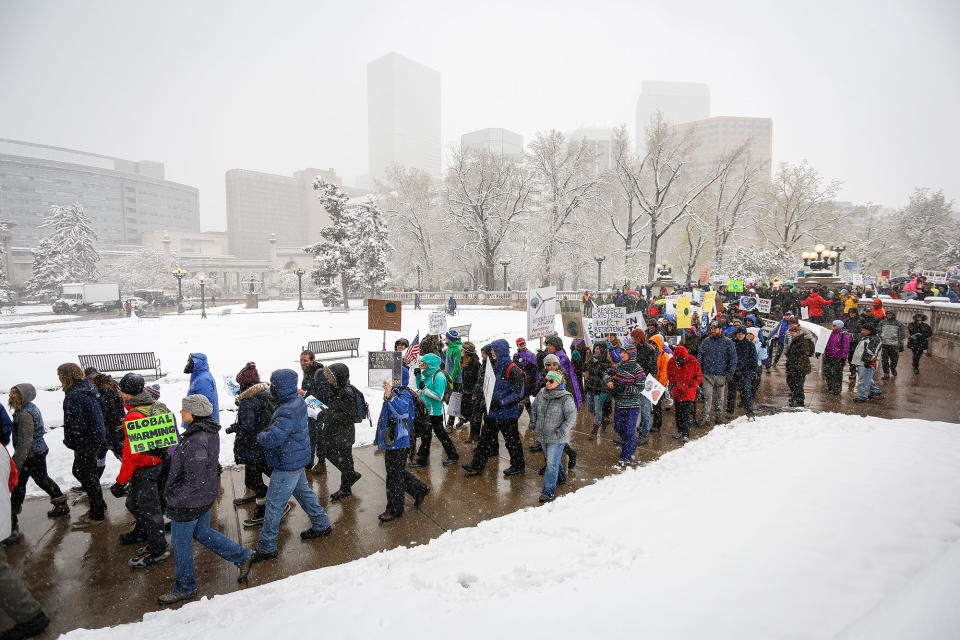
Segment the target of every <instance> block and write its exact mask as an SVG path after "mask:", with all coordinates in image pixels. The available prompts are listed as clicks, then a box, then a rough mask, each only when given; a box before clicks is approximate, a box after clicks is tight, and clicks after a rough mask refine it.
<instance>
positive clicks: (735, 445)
mask: <svg viewBox="0 0 960 640" xmlns="http://www.w3.org/2000/svg"><path fill="white" fill-rule="evenodd" d="M958 464H960V430H958V429H957V427H956V425H952V424H946V423H936V422H925V421H921V420H895V421H887V420H883V419H877V418H860V417H855V416H844V415H835V414H819V415H815V414H807V413H804V414H783V415H779V416H773V417H768V418H761V419H759V420H757V421H756V422H753V423H745V422H741V421H738V422H736V423H734V426H733V428H719V429H715V430H714V431H713V432H711V433H710V434H709V435H708V436H707V437H705V438H702V439H700V440H696V441H694V442H692V443H690V444H689V445H687V446H685V447H683V448H682V449H680V450H677V451H675V452H672V453H669V454H667V455H665V456H663V457H662V458H661V459H660V460H658V461H657V462H654V463H652V464H650V465H649V466H647V467H645V468H640V469H635V470H630V471H627V472H625V473H622V474H620V475H618V476H613V477H609V478H606V479H604V480H602V481H599V482H597V483H596V484H594V485H592V486H590V487H587V488H584V489H582V490H580V491H578V492H576V493H575V494H572V495H567V496H564V497H562V498H560V499H558V500H557V501H556V502H554V503H553V504H551V505H548V506H546V507H544V508H536V509H527V510H524V511H522V512H517V513H514V514H511V515H508V516H505V517H503V518H499V519H496V520H492V521H488V522H484V523H482V524H481V525H479V526H477V527H473V528H469V529H461V530H459V531H456V532H453V533H448V534H445V535H443V536H441V537H440V538H438V539H436V540H434V541H432V542H431V543H430V544H428V545H425V546H420V547H416V548H400V549H394V550H392V551H388V552H384V553H378V554H375V555H373V556H370V557H368V558H364V559H361V560H358V561H355V562H352V563H349V564H345V565H340V566H335V567H329V568H325V569H319V570H315V571H311V572H308V573H304V574H300V575H298V576H293V577H291V578H287V579H285V580H282V581H278V582H274V583H271V584H266V585H263V586H260V587H256V588H248V589H244V590H242V591H239V592H235V593H232V594H227V595H224V596H217V597H215V598H213V599H212V600H207V599H204V600H201V601H199V602H195V603H191V604H187V605H186V606H184V607H183V608H182V609H180V610H179V611H163V612H159V613H150V614H147V615H146V616H145V620H144V622H142V623H137V625H133V626H131V625H124V626H120V627H115V628H111V629H106V630H99V631H96V632H93V631H87V630H77V631H74V632H71V633H69V634H67V635H66V636H64V637H65V638H69V639H70V640H81V639H83V638H88V637H96V638H98V639H101V638H110V637H115V638H118V639H119V638H129V637H132V636H143V635H150V636H155V637H162V638H166V639H173V638H196V637H202V638H205V639H207V640H217V639H220V638H222V639H224V640H234V639H235V638H237V637H241V636H242V637H251V638H261V637H269V636H272V635H276V634H277V633H278V632H282V633H283V634H284V635H305V634H309V635H314V634H318V633H320V634H322V635H324V636H330V637H337V638H372V637H375V636H377V635H382V634H384V633H389V634H390V635H391V636H392V637H397V638H411V637H417V638H446V637H449V636H450V635H451V630H454V629H455V634H456V636H457V637H467V638H481V637H482V638H488V637H496V636H497V635H499V634H502V633H504V632H508V633H511V637H512V636H513V635H516V634H517V632H521V633H524V632H525V633H527V634H529V633H531V632H533V633H534V636H535V637H551V636H558V635H560V636H561V637H573V638H577V637H584V638H586V637H624V636H626V635H628V634H633V633H635V632H636V630H637V629H638V628H639V629H640V630H642V633H643V634H644V635H645V636H646V637H651V638H706V637H709V638H733V639H736V640H742V639H743V638H832V637H842V638H870V639H872V640H875V639H877V638H907V637H909V638H912V639H915V638H946V637H957V635H958V634H957V632H958V630H960V610H958V608H957V607H956V605H955V603H954V602H953V600H954V599H955V594H956V593H957V592H958V589H960V545H958V544H957V541H958V539H960V474H958V473H957V471H956V470H957V468H958ZM334 526H335V527H336V523H334ZM337 535H338V534H337V533H336V532H335V533H334V538H333V539H332V540H331V542H330V543H329V544H334V543H335V542H334V541H335V540H336V536H337ZM256 573H257V571H256V567H254V571H253V582H254V584H255V583H256V579H257V577H256ZM561 634H562V635H561ZM607 634H615V635H613V636H608V635H607Z"/></svg>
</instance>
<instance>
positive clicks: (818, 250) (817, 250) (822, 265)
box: [800, 244, 842, 274]
mask: <svg viewBox="0 0 960 640" xmlns="http://www.w3.org/2000/svg"><path fill="white" fill-rule="evenodd" d="M841 250H842V247H841ZM839 256H840V252H839V251H834V250H833V249H832V248H830V249H828V248H827V247H826V246H824V245H822V244H818V245H817V246H815V247H814V248H813V251H804V252H803V253H801V254H800V257H801V258H803V265H804V266H805V267H810V268H812V269H813V270H814V271H830V267H832V266H833V265H834V264H836V263H837V258H838V257H839ZM838 274H839V271H838Z"/></svg>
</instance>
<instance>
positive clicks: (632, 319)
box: [624, 311, 647, 333]
mask: <svg viewBox="0 0 960 640" xmlns="http://www.w3.org/2000/svg"><path fill="white" fill-rule="evenodd" d="M626 321H627V329H626V331H625V332H624V333H630V332H631V331H633V330H634V329H636V328H637V327H639V328H641V329H646V327H647V321H646V320H645V319H644V317H643V312H641V311H634V312H633V313H628V314H627V316H626Z"/></svg>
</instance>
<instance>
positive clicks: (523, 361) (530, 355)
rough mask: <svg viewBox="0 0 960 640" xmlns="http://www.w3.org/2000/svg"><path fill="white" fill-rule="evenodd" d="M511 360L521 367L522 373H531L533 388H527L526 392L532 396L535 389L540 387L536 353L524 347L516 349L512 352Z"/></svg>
mask: <svg viewBox="0 0 960 640" xmlns="http://www.w3.org/2000/svg"><path fill="white" fill-rule="evenodd" d="M513 361H514V362H515V363H516V364H517V365H519V367H520V368H521V369H523V373H524V374H525V375H528V372H529V373H532V374H533V380H534V387H533V389H527V390H526V394H527V395H528V396H532V395H534V394H535V392H536V390H537V389H538V388H539V387H540V372H539V371H538V370H537V355H536V354H535V353H534V352H533V351H530V349H524V350H523V351H519V350H518V351H517V352H516V353H514V354H513Z"/></svg>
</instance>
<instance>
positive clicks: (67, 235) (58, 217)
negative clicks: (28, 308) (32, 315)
mask: <svg viewBox="0 0 960 640" xmlns="http://www.w3.org/2000/svg"><path fill="white" fill-rule="evenodd" d="M40 228H42V229H51V233H50V235H48V236H47V237H45V238H44V239H43V240H41V241H40V244H39V245H38V246H37V248H36V249H34V251H33V278H32V279H31V280H30V282H29V283H28V284H27V291H28V292H29V293H30V294H31V295H33V296H41V297H46V296H53V295H57V294H58V293H59V290H60V285H62V284H63V283H65V282H94V281H96V279H97V277H98V274H97V262H99V261H100V254H99V253H98V252H97V249H96V247H95V243H96V241H97V234H96V233H95V232H94V231H93V228H92V227H91V226H90V219H89V218H87V216H86V214H85V213H84V211H83V207H82V206H81V205H80V204H76V203H75V204H72V205H69V206H66V207H63V206H59V205H53V206H51V207H50V215H48V216H47V217H46V218H45V219H44V221H43V222H42V223H41V224H40Z"/></svg>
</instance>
